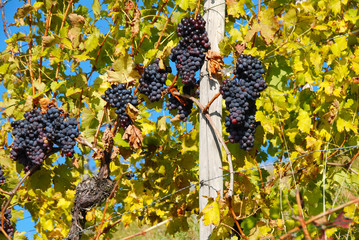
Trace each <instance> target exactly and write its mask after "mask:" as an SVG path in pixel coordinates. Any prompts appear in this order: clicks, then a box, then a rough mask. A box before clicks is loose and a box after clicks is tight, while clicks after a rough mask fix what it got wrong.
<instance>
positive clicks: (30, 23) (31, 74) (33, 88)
mask: <svg viewBox="0 0 359 240" xmlns="http://www.w3.org/2000/svg"><path fill="white" fill-rule="evenodd" d="M28 4H30V5H31V0H28ZM35 27H36V26H35ZM29 28H30V32H31V37H30V42H29V72H30V79H31V86H32V94H33V95H35V86H34V73H33V72H32V60H31V59H32V44H33V40H32V38H33V36H34V31H35V28H34V29H32V16H31V14H29Z"/></svg>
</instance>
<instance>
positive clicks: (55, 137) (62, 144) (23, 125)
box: [10, 107, 79, 172]
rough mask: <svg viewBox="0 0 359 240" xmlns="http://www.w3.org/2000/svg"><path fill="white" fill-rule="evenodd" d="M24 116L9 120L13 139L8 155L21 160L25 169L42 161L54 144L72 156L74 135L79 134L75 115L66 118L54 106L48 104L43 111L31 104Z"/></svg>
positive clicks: (65, 153)
mask: <svg viewBox="0 0 359 240" xmlns="http://www.w3.org/2000/svg"><path fill="white" fill-rule="evenodd" d="M24 117H25V119H22V120H18V121H14V122H12V123H11V126H12V127H13V130H12V134H13V136H14V142H13V144H12V150H11V151H10V157H11V158H12V159H14V160H16V161H18V162H19V163H21V164H23V165H24V170H25V172H27V171H29V170H30V169H31V168H32V167H33V166H36V165H41V164H42V162H43V161H44V159H45V157H47V155H48V154H49V153H50V152H51V150H52V149H53V147H54V145H56V146H57V147H58V148H60V149H61V151H62V154H64V155H65V156H67V157H72V156H73V154H74V152H75V151H74V147H75V145H76V141H75V138H76V137H78V135H79V131H78V129H77V125H78V122H77V121H76V119H75V118H70V119H69V120H66V119H65V117H64V116H62V111H61V110H59V109H57V108H56V107H51V108H50V109H48V111H47V112H46V113H41V112H40V109H38V108H34V109H32V110H31V111H28V112H25V114H24Z"/></svg>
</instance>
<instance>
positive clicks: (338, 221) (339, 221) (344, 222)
mask: <svg viewBox="0 0 359 240" xmlns="http://www.w3.org/2000/svg"><path fill="white" fill-rule="evenodd" d="M352 222H354V220H353V219H350V218H347V217H345V216H344V212H341V213H339V215H338V216H337V217H336V218H335V220H334V221H333V222H331V223H332V225H335V226H338V227H342V228H348V229H349V227H350V226H349V225H350V224H351V223H352Z"/></svg>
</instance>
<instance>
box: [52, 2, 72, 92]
mask: <svg viewBox="0 0 359 240" xmlns="http://www.w3.org/2000/svg"><path fill="white" fill-rule="evenodd" d="M72 3H73V0H70V2H69V5H67V8H66V11H65V14H64V16H63V18H62V22H61V27H60V30H59V32H60V31H61V29H62V28H63V27H64V25H65V21H66V18H67V15H68V13H69V11H70V8H71V6H72ZM60 65H61V62H59V63H57V67H56V72H55V79H54V80H55V81H57V79H58V78H59V70H60ZM55 97H56V92H55V93H54V97H53V98H55Z"/></svg>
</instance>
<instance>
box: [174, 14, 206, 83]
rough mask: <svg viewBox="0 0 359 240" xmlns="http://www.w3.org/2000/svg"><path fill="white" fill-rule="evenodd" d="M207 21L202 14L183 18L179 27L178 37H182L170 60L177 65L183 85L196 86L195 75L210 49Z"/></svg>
mask: <svg viewBox="0 0 359 240" xmlns="http://www.w3.org/2000/svg"><path fill="white" fill-rule="evenodd" d="M205 26H206V21H205V20H204V19H203V18H202V16H201V15H200V14H198V15H197V17H196V19H194V18H183V19H182V20H181V22H180V23H179V24H178V26H177V35H178V36H179V37H182V39H181V40H180V41H179V43H178V44H177V45H176V46H175V47H174V48H173V49H172V50H171V54H170V56H169V58H170V59H171V61H172V62H175V63H176V68H177V70H178V72H179V74H180V75H181V77H182V83H183V84H195V83H196V78H195V73H196V72H197V71H198V70H199V69H200V68H201V66H202V64H203V62H204V58H205V54H204V53H205V52H207V51H208V49H209V48H210V43H209V40H208V36H207V31H206V28H205Z"/></svg>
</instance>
